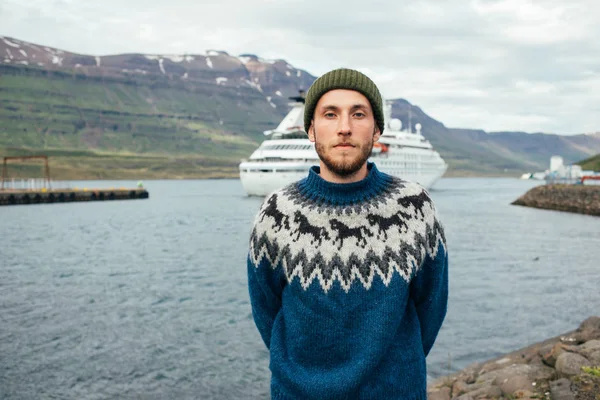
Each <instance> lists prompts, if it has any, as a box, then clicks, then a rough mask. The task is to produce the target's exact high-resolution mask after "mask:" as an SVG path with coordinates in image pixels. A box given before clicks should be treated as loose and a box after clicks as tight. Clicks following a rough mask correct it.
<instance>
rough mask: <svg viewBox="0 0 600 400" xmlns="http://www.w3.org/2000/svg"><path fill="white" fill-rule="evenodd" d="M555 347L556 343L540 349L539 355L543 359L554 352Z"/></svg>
mask: <svg viewBox="0 0 600 400" xmlns="http://www.w3.org/2000/svg"><path fill="white" fill-rule="evenodd" d="M553 347H554V343H548V344H547V345H545V346H542V347H540V348H539V349H538V355H539V356H540V357H542V358H543V357H544V356H545V355H546V354H548V353H549V352H550V351H552V348H553Z"/></svg>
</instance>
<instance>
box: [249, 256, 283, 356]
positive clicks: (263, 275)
mask: <svg viewBox="0 0 600 400" xmlns="http://www.w3.org/2000/svg"><path fill="white" fill-rule="evenodd" d="M282 274H283V272H282V269H281V267H280V268H277V269H274V268H273V267H272V266H271V264H270V262H269V261H268V260H267V258H266V257H263V258H262V260H261V261H260V262H259V263H258V265H255V264H254V263H253V262H252V257H251V255H249V256H248V290H249V293H250V304H251V305H252V316H253V317H254V322H255V324H256V327H257V328H258V331H259V332H260V336H261V337H262V339H263V341H264V342H265V345H266V346H267V348H270V347H271V332H272V330H273V322H274V321H275V317H276V316H277V314H278V313H279V310H280V309H281V293H282V291H283V286H284V280H282V276H281V275H282Z"/></svg>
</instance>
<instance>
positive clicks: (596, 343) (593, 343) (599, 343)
mask: <svg viewBox="0 0 600 400" xmlns="http://www.w3.org/2000/svg"><path fill="white" fill-rule="evenodd" d="M579 350H580V352H581V354H582V355H584V356H586V355H588V354H592V353H593V352H595V351H598V350H600V340H589V341H587V342H585V343H584V344H582V345H581V346H579Z"/></svg>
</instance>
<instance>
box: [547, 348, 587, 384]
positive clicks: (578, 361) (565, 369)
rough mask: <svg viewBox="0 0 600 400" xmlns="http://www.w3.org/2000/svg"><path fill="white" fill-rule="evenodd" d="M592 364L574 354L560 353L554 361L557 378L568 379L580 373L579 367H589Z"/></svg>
mask: <svg viewBox="0 0 600 400" xmlns="http://www.w3.org/2000/svg"><path fill="white" fill-rule="evenodd" d="M591 365H592V364H591V363H590V361H589V360H588V359H587V358H585V357H584V356H582V355H579V354H575V353H567V352H565V353H562V354H561V355H560V356H558V358H557V359H556V365H555V367H556V372H557V373H558V375H559V376H561V377H564V378H570V377H572V376H575V375H578V374H579V373H581V367H589V366H591Z"/></svg>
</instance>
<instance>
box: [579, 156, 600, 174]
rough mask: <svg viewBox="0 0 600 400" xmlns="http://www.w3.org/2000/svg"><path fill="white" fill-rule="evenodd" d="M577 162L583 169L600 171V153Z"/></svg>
mask: <svg viewBox="0 0 600 400" xmlns="http://www.w3.org/2000/svg"><path fill="white" fill-rule="evenodd" d="M576 164H577V165H580V166H581V168H582V169H583V170H586V171H595V172H600V154H596V155H595V156H593V157H590V158H587V159H585V160H581V161H579V162H577V163H576Z"/></svg>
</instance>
